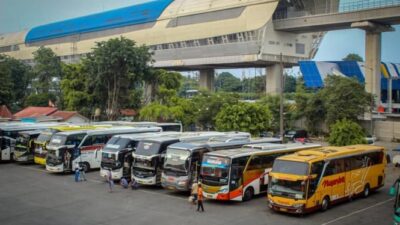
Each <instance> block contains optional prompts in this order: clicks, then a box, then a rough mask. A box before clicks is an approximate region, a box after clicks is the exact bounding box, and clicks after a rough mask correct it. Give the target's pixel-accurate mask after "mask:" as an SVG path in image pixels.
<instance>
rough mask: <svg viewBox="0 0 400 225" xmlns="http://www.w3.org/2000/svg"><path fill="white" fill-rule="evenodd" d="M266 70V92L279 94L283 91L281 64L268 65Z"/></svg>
mask: <svg viewBox="0 0 400 225" xmlns="http://www.w3.org/2000/svg"><path fill="white" fill-rule="evenodd" d="M266 71H267V78H266V81H267V83H266V88H265V91H266V93H267V94H273V95H279V94H280V91H281V74H282V73H281V66H280V65H279V64H274V65H272V66H268V67H267V69H266Z"/></svg>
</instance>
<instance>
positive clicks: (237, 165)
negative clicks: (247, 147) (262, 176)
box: [229, 156, 250, 201]
mask: <svg viewBox="0 0 400 225" xmlns="http://www.w3.org/2000/svg"><path fill="white" fill-rule="evenodd" d="M249 158H250V157H249V156H243V157H239V158H234V159H232V165H231V171H230V176H229V177H230V179H229V193H230V196H229V198H230V199H235V200H238V201H242V199H243V188H244V187H243V181H244V177H245V175H244V174H245V173H244V172H243V171H244V170H245V167H246V164H247V162H248V161H249Z"/></svg>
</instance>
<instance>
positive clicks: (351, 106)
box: [321, 76, 371, 126]
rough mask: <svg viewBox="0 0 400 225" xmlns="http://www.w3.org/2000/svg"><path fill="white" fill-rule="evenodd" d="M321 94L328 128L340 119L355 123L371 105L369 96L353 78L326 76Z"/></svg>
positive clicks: (362, 86)
mask: <svg viewBox="0 0 400 225" xmlns="http://www.w3.org/2000/svg"><path fill="white" fill-rule="evenodd" d="M321 94H322V96H323V99H324V101H325V102H324V105H325V108H326V122H327V125H328V126H330V125H332V124H334V123H336V121H338V120H342V119H348V120H352V121H357V120H358V119H357V118H358V116H361V115H363V113H364V112H365V111H366V110H367V109H368V107H369V106H370V105H371V95H370V94H369V93H367V92H366V91H365V88H364V85H362V84H361V83H359V82H358V81H357V80H356V79H353V78H347V77H341V76H328V77H327V78H326V80H325V88H324V89H322V90H321Z"/></svg>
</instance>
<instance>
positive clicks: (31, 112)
mask: <svg viewBox="0 0 400 225" xmlns="http://www.w3.org/2000/svg"><path fill="white" fill-rule="evenodd" d="M13 118H14V120H23V121H28V120H29V121H35V122H44V121H60V122H61V121H62V122H70V123H85V122H88V121H89V119H88V118H86V117H84V116H82V115H81V114H79V113H78V112H75V111H59V110H58V109H57V108H54V107H34V106H29V107H27V108H25V109H23V110H21V111H19V112H17V113H15V114H14V117H13Z"/></svg>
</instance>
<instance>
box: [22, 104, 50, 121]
mask: <svg viewBox="0 0 400 225" xmlns="http://www.w3.org/2000/svg"><path fill="white" fill-rule="evenodd" d="M57 110H58V109H57V108H53V107H35V106H29V107H27V108H25V109H23V110H21V111H19V112H17V113H15V114H14V117H16V118H27V117H41V116H49V115H51V114H52V113H54V112H56V111H57Z"/></svg>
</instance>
